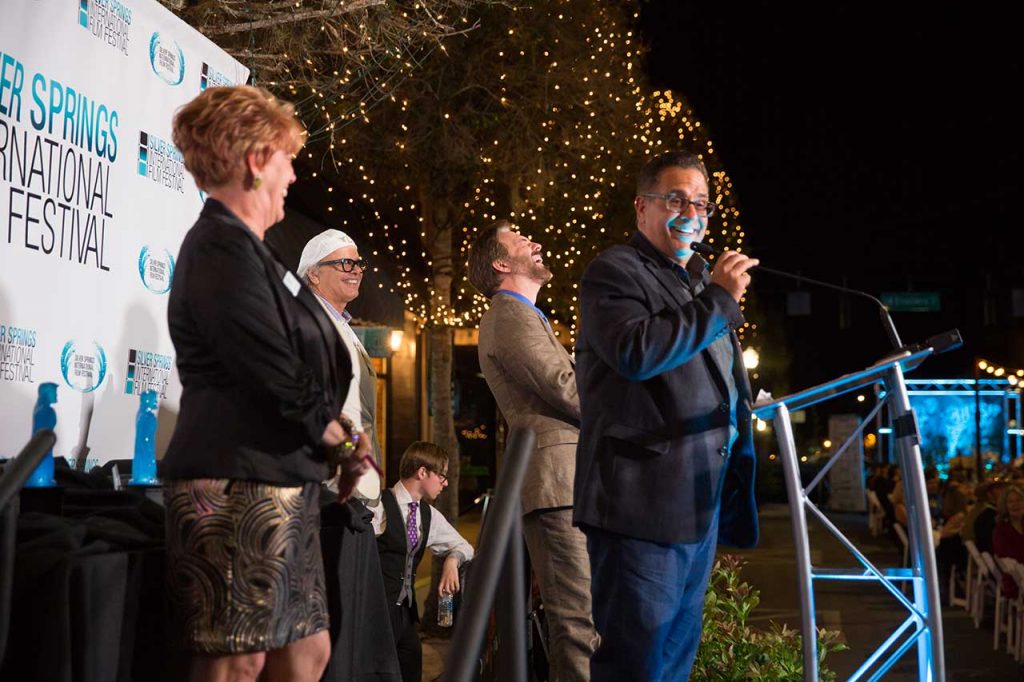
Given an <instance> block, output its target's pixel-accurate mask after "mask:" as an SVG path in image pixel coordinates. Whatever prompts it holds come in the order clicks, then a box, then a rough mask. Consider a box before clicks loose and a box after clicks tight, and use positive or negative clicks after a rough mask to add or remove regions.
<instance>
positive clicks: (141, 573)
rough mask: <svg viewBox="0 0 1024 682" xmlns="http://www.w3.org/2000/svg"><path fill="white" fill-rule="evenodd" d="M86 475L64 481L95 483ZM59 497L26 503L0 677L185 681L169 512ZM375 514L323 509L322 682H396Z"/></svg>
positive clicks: (71, 491)
mask: <svg viewBox="0 0 1024 682" xmlns="http://www.w3.org/2000/svg"><path fill="white" fill-rule="evenodd" d="M78 476H79V477H80V478H77V479H74V480H69V479H65V480H64V481H62V483H68V482H71V483H72V484H77V485H83V484H84V485H91V484H93V483H95V481H94V480H92V479H87V478H84V477H81V475H78ZM108 480H109V479H108ZM60 493H61V494H60V497H61V502H62V509H61V513H60V514H55V513H42V512H38V511H25V509H26V507H28V508H31V507H32V505H31V504H29V505H23V507H22V509H23V511H22V513H21V515H20V516H19V519H18V526H17V547H16V552H15V577H14V595H13V599H12V610H11V633H10V638H9V641H8V646H7V651H6V656H5V658H4V661H3V664H2V667H0V680H4V681H7V680H11V681H14V680H17V681H18V682H22V681H25V682H33V681H39V682H132V681H138V682H164V681H167V682H171V681H174V682H179V681H180V680H184V679H186V678H187V670H188V660H189V656H188V653H187V652H185V651H183V650H182V648H181V647H180V646H179V644H178V643H179V642H180V639H179V636H178V630H177V629H176V628H175V626H174V624H173V622H172V620H171V616H170V613H171V610H170V608H169V605H168V602H167V598H166V593H165V561H164V550H163V538H164V526H163V524H164V513H163V508H162V507H161V506H160V505H159V504H157V503H156V502H154V501H152V500H150V499H147V497H146V495H145V494H143V493H142V492H140V491H113V490H99V489H88V488H64V489H62V490H61V491H60ZM368 513H369V512H368V511H367V510H366V508H365V507H364V506H363V505H362V504H360V503H357V502H352V503H349V504H345V505H339V504H337V503H333V502H331V503H327V504H325V505H324V507H323V509H322V517H323V528H322V531H321V540H322V544H323V548H324V557H325V565H326V567H327V571H326V575H327V591H328V601H329V606H330V615H331V644H332V652H331V662H330V665H329V667H328V669H327V672H326V673H325V676H324V679H325V680H331V681H340V680H346V681H349V680H351V681H352V682H400V677H401V676H400V673H399V668H398V662H397V656H396V654H395V648H394V641H393V639H392V635H391V626H390V622H389V620H388V615H387V613H388V612H387V607H386V599H385V597H384V585H383V580H382V579H381V573H380V561H379V558H378V555H377V546H376V539H375V538H374V535H373V531H372V528H371V527H370V526H369V517H368Z"/></svg>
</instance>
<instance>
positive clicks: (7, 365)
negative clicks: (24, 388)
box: [0, 324, 36, 384]
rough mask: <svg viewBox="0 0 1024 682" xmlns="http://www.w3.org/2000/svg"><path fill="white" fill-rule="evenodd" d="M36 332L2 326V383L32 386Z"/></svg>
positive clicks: (0, 359) (0, 346) (0, 337)
mask: <svg viewBox="0 0 1024 682" xmlns="http://www.w3.org/2000/svg"><path fill="white" fill-rule="evenodd" d="M35 350H36V330H35V329H24V328H21V327H12V326H9V325H4V324H0V381H6V382H10V383H26V384H32V383H35V381H34V380H33V379H32V370H33V369H34V368H35V364H36V363H35V360H34V358H33V356H34V354H35Z"/></svg>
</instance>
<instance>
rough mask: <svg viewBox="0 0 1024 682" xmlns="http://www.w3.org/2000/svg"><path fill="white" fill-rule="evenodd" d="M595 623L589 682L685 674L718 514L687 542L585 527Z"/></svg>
mask: <svg viewBox="0 0 1024 682" xmlns="http://www.w3.org/2000/svg"><path fill="white" fill-rule="evenodd" d="M583 530H584V532H585V533H586V535H587V549H588V551H589V553H590V570H591V593H592V595H593V599H592V603H593V608H594V624H595V625H596V626H597V631H598V633H599V634H600V635H601V644H600V646H599V647H598V649H597V652H596V653H595V654H594V656H593V657H592V658H591V659H590V678H591V681H592V682H632V681H634V680H635V681H638V682H639V681H641V680H642V681H643V682H682V681H685V680H687V679H689V676H690V668H692V667H693V660H694V658H695V657H696V655H697V646H698V645H699V644H700V635H701V625H702V618H703V613H704V592H705V591H706V589H707V584H708V577H709V576H710V575H711V567H712V565H713V564H714V560H715V546H716V544H717V537H718V518H717V515H716V516H715V519H714V521H712V523H711V527H710V528H708V532H707V534H706V535H705V536H704V538H703V539H701V540H700V541H698V542H695V543H692V544H678V545H667V544H659V543H656V542H648V541H646V540H638V539H636V538H631V537H628V536H625V535H618V534H616V533H609V532H606V531H603V530H599V529H596V528H590V527H584V528H583Z"/></svg>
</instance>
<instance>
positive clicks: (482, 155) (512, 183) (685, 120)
mask: <svg viewBox="0 0 1024 682" xmlns="http://www.w3.org/2000/svg"><path fill="white" fill-rule="evenodd" d="M636 19H637V15H636V14H635V11H634V10H633V6H632V4H631V3H617V2H607V3H606V2H600V3H598V2H593V1H586V2H584V1H583V0H548V1H547V2H535V3H532V4H531V6H530V8H528V9H523V8H513V9H509V8H506V7H498V8H495V7H491V8H488V10H487V11H486V13H485V15H484V17H483V18H482V19H481V20H480V22H479V23H480V27H479V28H478V29H477V30H475V31H473V32H471V33H469V34H467V35H465V36H460V37H458V38H453V39H449V40H448V41H447V42H446V47H447V49H446V51H445V56H441V55H437V54H435V55H434V58H433V59H432V60H430V61H428V62H425V63H424V64H422V65H421V66H420V68H419V69H418V70H417V72H416V74H415V76H414V77H412V78H410V79H409V80H408V81H407V82H406V83H405V84H403V86H401V87H398V88H395V90H394V91H393V92H392V94H391V97H390V99H389V100H387V101H385V102H383V103H382V104H381V106H379V107H378V108H377V110H376V111H375V112H373V114H372V115H371V114H365V115H362V116H361V118H360V120H359V121H357V122H356V125H350V124H351V123H352V121H353V118H352V115H351V113H345V111H344V108H343V107H342V108H340V109H339V108H337V107H334V106H332V105H331V104H330V103H329V102H326V101H324V102H322V103H320V104H319V105H318V116H319V117H321V118H322V119H323V121H324V126H323V128H324V129H325V130H327V131H329V133H330V138H329V141H327V143H326V145H324V146H321V147H317V146H315V145H314V146H313V147H311V148H310V149H309V152H308V157H307V163H310V164H312V165H313V167H314V169H315V170H314V171H313V172H314V173H321V174H322V173H323V171H321V170H320V169H319V167H321V166H324V165H325V164H328V163H329V164H331V165H333V168H330V169H329V170H332V171H334V173H336V174H337V176H339V181H338V183H337V184H338V187H336V186H335V184H334V183H333V182H332V181H331V180H329V179H328V178H326V177H323V175H321V177H322V179H323V182H324V186H325V192H324V195H325V197H324V198H325V201H326V202H327V207H326V211H327V212H328V213H329V214H333V215H337V216H339V221H338V222H339V223H340V224H341V226H342V229H346V228H347V229H351V230H353V231H356V232H357V233H358V232H360V231H363V232H364V233H365V235H366V236H367V237H368V240H369V243H370V244H371V247H372V249H373V250H372V254H371V255H372V256H373V257H374V260H375V261H377V262H378V263H382V264H384V267H385V269H386V270H387V271H388V272H389V274H391V275H392V276H393V279H394V281H395V282H396V284H395V287H394V290H395V291H396V292H397V293H399V294H401V295H402V296H403V297H404V299H405V303H406V306H407V308H408V309H409V310H411V311H412V312H413V313H415V314H416V315H417V317H418V319H419V320H420V323H421V324H422V325H443V326H450V327H472V326H475V325H476V323H477V321H478V320H479V318H480V316H481V315H482V314H483V312H484V311H485V310H486V306H487V301H486V299H484V297H482V296H480V295H479V294H478V293H477V292H476V291H475V290H474V289H473V287H472V286H471V285H470V284H469V282H468V281H467V280H466V268H465V262H466V259H467V256H468V248H469V245H470V244H471V243H472V240H473V239H474V237H475V235H476V233H477V231H478V230H479V229H480V228H482V227H485V226H487V225H488V224H490V223H491V222H493V221H495V220H498V219H502V218H506V219H510V220H511V221H512V222H513V223H514V224H515V225H516V226H517V227H518V229H519V230H520V231H521V232H522V233H523V234H525V235H527V236H529V237H530V238H532V239H533V240H535V241H537V242H539V243H540V244H541V245H542V246H543V247H544V259H545V263H546V264H547V266H548V267H549V268H551V269H552V271H553V272H554V274H555V277H554V279H553V281H552V283H551V284H550V285H549V286H548V287H546V288H545V289H543V290H542V291H541V294H540V298H539V300H538V305H539V307H541V308H542V309H543V310H544V311H545V313H547V314H548V315H549V318H550V319H551V320H552V323H553V326H554V327H555V329H556V333H557V334H559V335H561V334H567V335H568V337H569V338H568V339H567V340H568V341H569V342H570V343H572V342H573V341H574V337H575V332H576V327H577V325H578V322H579V317H578V315H579V313H578V282H579V281H580V277H581V275H582V273H583V269H584V268H585V266H586V264H587V263H588V262H589V261H590V260H591V259H592V258H593V257H594V256H595V255H596V254H597V253H598V252H599V251H601V250H603V249H605V248H607V247H608V246H610V245H612V244H615V243H621V242H622V241H624V240H625V239H626V238H628V237H629V236H630V235H631V234H632V232H633V231H634V226H635V217H634V213H633V196H634V193H635V188H634V175H635V172H636V171H637V170H638V169H639V167H640V166H641V165H642V164H643V162H644V160H645V159H646V158H648V157H650V156H653V155H654V154H657V153H659V152H662V151H666V150H670V149H674V148H679V147H683V148H687V149H691V150H693V151H695V152H697V153H699V154H700V155H701V157H702V158H703V160H704V162H705V164H706V166H707V167H708V170H709V173H710V175H711V182H710V184H711V188H710V190H711V194H712V196H713V197H715V201H716V204H717V207H718V208H717V211H716V216H715V217H714V218H713V219H712V223H711V228H710V231H709V236H708V237H707V239H706V241H708V242H709V243H712V244H713V245H715V246H716V247H728V248H734V249H737V250H742V248H743V245H744V243H745V238H746V235H745V233H744V231H743V229H742V226H741V224H740V210H739V208H738V205H737V201H736V192H735V188H734V187H733V183H732V180H731V179H730V178H729V175H728V173H727V172H726V171H725V169H724V168H723V167H722V163H721V161H720V159H719V157H718V156H717V154H716V152H715V146H714V144H713V142H712V140H711V138H710V136H709V134H708V133H707V129H706V127H705V126H704V124H703V123H702V122H701V121H700V120H699V119H698V118H697V116H696V115H695V114H694V112H693V109H692V108H691V107H690V106H689V105H688V104H687V102H686V101H685V99H683V98H682V97H680V96H679V95H678V94H676V93H673V92H672V91H669V90H653V89H651V88H650V87H649V86H648V84H647V81H646V79H645V77H644V76H643V69H642V66H643V62H642V60H643V52H644V51H643V48H642V45H640V43H639V42H638V41H637V38H636V37H635V35H634V33H633V25H634V24H635V22H636ZM342 187H344V189H345V190H346V191H347V193H348V194H347V195H346V196H341V195H342V194H344V192H338V191H335V190H336V189H337V190H341V189H342ZM445 240H450V241H449V242H448V243H445ZM449 247H450V251H449V250H448V249H449ZM439 272H440V273H441V274H442V277H441V279H440V280H439V279H438V273H439ZM448 278H450V280H449V279H448ZM448 281H450V283H451V284H450V286H451V294H450V297H449V296H446V295H445V294H446V292H439V291H438V288H439V287H443V286H445V285H446V284H447V282H448ZM751 331H752V328H751V326H747V327H745V328H744V329H743V330H741V336H743V335H746V334H749V333H750V332H751Z"/></svg>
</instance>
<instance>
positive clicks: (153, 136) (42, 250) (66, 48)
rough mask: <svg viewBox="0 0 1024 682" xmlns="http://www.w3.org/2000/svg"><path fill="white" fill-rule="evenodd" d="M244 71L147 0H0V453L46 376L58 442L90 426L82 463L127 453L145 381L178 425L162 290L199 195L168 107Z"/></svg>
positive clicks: (64, 449) (165, 415) (68, 446)
mask: <svg viewBox="0 0 1024 682" xmlns="http://www.w3.org/2000/svg"><path fill="white" fill-rule="evenodd" d="M247 78H248V70H247V69H246V68H245V67H243V66H242V65H241V64H240V63H238V62H237V61H235V60H234V59H232V58H231V57H229V56H228V55H227V54H226V53H225V52H224V51H222V50H221V49H220V48H218V47H217V46H216V45H214V44H213V43H212V42H210V41H209V40H207V39H206V38H205V37H203V36H202V35H201V34H199V33H198V32H197V31H195V30H194V29H192V28H191V27H189V26H188V25H187V24H185V23H184V22H182V21H181V20H179V19H178V18H177V17H175V16H174V15H173V14H172V13H170V12H169V11H168V10H166V9H165V8H163V7H162V6H160V5H159V4H158V3H157V2H155V0H3V2H2V3H0V457H4V456H7V457H10V456H13V455H15V454H16V453H17V451H18V450H19V448H20V447H21V446H22V445H23V444H24V443H25V442H26V441H27V440H28V438H29V436H30V435H31V425H32V408H33V406H34V405H35V401H36V393H37V390H38V387H39V385H40V384H41V383H43V382H53V383H56V384H57V385H58V386H59V388H58V389H57V396H58V402H57V405H56V406H55V407H56V409H57V415H58V421H57V436H58V441H57V447H56V450H55V453H54V454H56V455H58V456H65V457H68V458H73V457H74V456H75V455H76V454H77V448H78V447H79V445H80V444H81V442H84V441H86V435H87V436H88V438H87V444H88V446H89V448H90V452H89V460H90V461H89V462H88V464H90V465H92V464H96V463H102V462H105V461H108V460H111V459H121V458H128V457H131V456H132V451H133V443H134V437H135V414H136V411H137V408H138V402H139V401H138V394H139V393H140V392H141V391H143V390H146V389H155V390H156V391H157V392H158V393H159V394H160V395H161V408H162V409H161V431H162V432H164V434H166V431H167V428H168V427H169V426H170V425H172V424H173V421H174V416H175V415H176V413H177V406H178V399H179V396H180V391H181V386H180V383H179V382H178V378H177V370H176V369H175V366H174V360H175V359H174V348H173V346H172V345H171V341H170V337H169V336H168V332H167V293H168V291H169V289H170V284H171V278H172V277H173V273H174V261H175V258H176V256H177V253H178V248H179V246H180V244H181V240H182V238H183V237H184V235H185V232H186V231H187V230H188V228H189V227H190V226H191V225H192V223H193V222H194V221H195V219H196V216H197V215H198V214H199V211H200V209H201V208H202V202H203V196H202V195H201V194H200V192H199V191H198V190H197V189H196V186H195V184H194V183H193V181H192V178H191V176H190V175H189V174H188V173H187V172H186V171H185V169H184V167H183V165H182V160H181V155H180V154H179V153H178V151H177V150H176V149H175V148H174V146H173V145H172V144H171V142H170V139H171V118H172V116H173V113H174V111H175V110H176V109H177V108H178V107H179V106H181V105H182V104H184V103H186V102H188V101H189V100H191V99H192V98H193V97H195V96H196V95H197V94H199V93H200V92H201V91H202V90H203V89H204V88H206V87H207V86H212V85H230V84H237V83H244V82H245V81H246V79H247ZM90 411H91V413H92V418H91V423H89V420H88V419H87V415H88V414H89V413H90ZM90 426H91V428H90ZM161 440H163V441H164V442H166V438H163V439H161ZM158 454H162V452H159V453H158Z"/></svg>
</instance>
